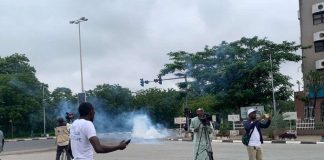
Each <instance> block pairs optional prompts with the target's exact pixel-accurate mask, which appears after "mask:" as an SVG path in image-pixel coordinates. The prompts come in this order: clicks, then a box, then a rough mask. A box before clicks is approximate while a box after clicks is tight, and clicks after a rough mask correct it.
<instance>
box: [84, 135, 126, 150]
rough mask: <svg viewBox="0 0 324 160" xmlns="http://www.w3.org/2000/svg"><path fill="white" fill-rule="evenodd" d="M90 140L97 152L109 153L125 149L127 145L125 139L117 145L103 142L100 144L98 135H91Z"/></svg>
mask: <svg viewBox="0 0 324 160" xmlns="http://www.w3.org/2000/svg"><path fill="white" fill-rule="evenodd" d="M89 141H90V143H91V145H92V147H93V149H94V150H95V151H96V153H109V152H113V151H116V150H124V149H125V148H126V146H127V144H126V143H125V141H121V142H120V143H119V145H115V146H107V145H103V144H100V141H99V139H98V137H97V136H93V137H91V138H90V139H89Z"/></svg>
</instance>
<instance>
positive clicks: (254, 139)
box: [243, 108, 271, 160]
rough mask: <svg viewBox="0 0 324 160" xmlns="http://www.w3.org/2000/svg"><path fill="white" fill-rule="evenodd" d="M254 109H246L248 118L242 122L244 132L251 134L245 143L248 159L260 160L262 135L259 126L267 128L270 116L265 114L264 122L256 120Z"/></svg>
mask: <svg viewBox="0 0 324 160" xmlns="http://www.w3.org/2000/svg"><path fill="white" fill-rule="evenodd" d="M256 111H257V110H255V109H253V108H251V109H249V110H248V111H247V115H248V117H249V120H247V121H245V122H243V125H244V129H245V132H246V133H248V134H249V135H251V136H250V139H249V143H248V145H247V152H248V155H249V160H262V149H261V144H262V143H263V137H262V134H261V129H260V128H268V127H269V126H270V124H271V117H270V116H268V115H265V119H266V123H264V122H263V121H262V120H258V119H257V117H256Z"/></svg>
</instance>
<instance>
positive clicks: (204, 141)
mask: <svg viewBox="0 0 324 160" xmlns="http://www.w3.org/2000/svg"><path fill="white" fill-rule="evenodd" d="M196 114H197V116H196V117H194V118H192V119H191V123H190V130H191V131H192V132H193V133H194V139H193V144H194V145H193V160H212V159H213V158H212V157H213V152H212V148H211V147H212V146H211V140H210V134H211V133H212V132H213V128H212V125H211V124H210V121H209V120H208V119H207V117H206V115H205V112H204V109H202V108H199V109H197V110H196Z"/></svg>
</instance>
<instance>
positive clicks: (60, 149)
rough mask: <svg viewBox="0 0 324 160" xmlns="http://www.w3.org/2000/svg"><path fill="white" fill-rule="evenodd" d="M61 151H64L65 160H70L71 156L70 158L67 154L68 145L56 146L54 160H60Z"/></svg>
mask: <svg viewBox="0 0 324 160" xmlns="http://www.w3.org/2000/svg"><path fill="white" fill-rule="evenodd" d="M63 150H64V151H65V154H66V159H67V160H71V156H70V154H69V152H68V145H66V146H57V149H56V160H60V156H61V154H62V152H63Z"/></svg>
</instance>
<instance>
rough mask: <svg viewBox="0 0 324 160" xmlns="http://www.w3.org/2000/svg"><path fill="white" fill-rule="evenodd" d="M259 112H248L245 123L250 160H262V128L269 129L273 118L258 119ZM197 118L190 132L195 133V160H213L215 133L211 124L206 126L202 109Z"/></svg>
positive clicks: (193, 121) (192, 120)
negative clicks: (212, 144)
mask: <svg viewBox="0 0 324 160" xmlns="http://www.w3.org/2000/svg"><path fill="white" fill-rule="evenodd" d="M256 112H257V110H255V109H253V108H251V109H249V110H248V111H247V115H248V120H247V121H244V122H243V125H244V129H245V132H246V134H248V135H249V136H248V144H247V145H246V148H247V152H248V156H249V160H262V149H261V144H262V143H263V137H262V134H261V128H268V127H269V126H270V124H271V117H270V116H268V115H266V116H265V117H264V118H263V119H258V118H257V113H256ZM196 114H197V116H196V117H195V118H193V119H191V124H190V130H191V131H192V132H193V133H194V139H193V143H194V145H193V160H213V152H212V147H211V138H210V134H211V133H212V131H213V128H212V125H211V124H208V123H207V124H206V123H205V122H204V121H205V118H206V117H205V113H204V110H203V109H202V108H199V109H197V110H196Z"/></svg>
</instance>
